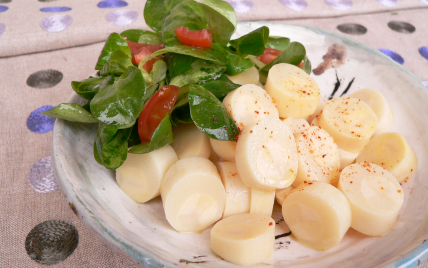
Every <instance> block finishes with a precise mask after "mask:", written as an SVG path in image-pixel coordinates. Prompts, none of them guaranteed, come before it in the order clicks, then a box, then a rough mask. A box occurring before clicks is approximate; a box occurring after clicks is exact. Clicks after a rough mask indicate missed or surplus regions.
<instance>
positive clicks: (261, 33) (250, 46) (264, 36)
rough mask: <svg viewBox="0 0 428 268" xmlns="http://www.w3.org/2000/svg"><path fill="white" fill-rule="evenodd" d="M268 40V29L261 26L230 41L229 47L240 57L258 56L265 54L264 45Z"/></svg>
mask: <svg viewBox="0 0 428 268" xmlns="http://www.w3.org/2000/svg"><path fill="white" fill-rule="evenodd" d="M268 38H269V28H268V27H266V26H262V27H260V28H257V29H255V30H254V31H252V32H250V33H248V34H246V35H243V36H241V37H239V38H238V39H235V40H231V41H230V45H231V46H232V47H233V48H234V49H235V50H236V52H237V53H238V54H240V55H247V54H248V55H254V56H260V55H262V54H263V53H264V52H265V44H266V42H267V40H268Z"/></svg>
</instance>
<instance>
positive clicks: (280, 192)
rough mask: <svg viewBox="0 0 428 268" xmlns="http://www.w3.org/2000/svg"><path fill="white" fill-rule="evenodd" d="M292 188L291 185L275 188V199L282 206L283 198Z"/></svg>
mask: <svg viewBox="0 0 428 268" xmlns="http://www.w3.org/2000/svg"><path fill="white" fill-rule="evenodd" d="M293 190H294V187H293V186H288V187H287V188H284V189H277V190H275V200H276V202H278V204H280V205H281V206H282V203H284V200H285V199H286V198H287V197H288V196H289V195H290V194H291V192H292V191H293Z"/></svg>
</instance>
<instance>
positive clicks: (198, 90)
mask: <svg viewBox="0 0 428 268" xmlns="http://www.w3.org/2000/svg"><path fill="white" fill-rule="evenodd" d="M188 94H189V104H190V115H191V116H192V119H193V122H195V125H196V127H198V128H199V129H200V130H201V131H202V132H204V133H205V134H206V135H208V136H209V137H210V138H213V139H217V140H224V141H234V140H235V137H236V136H237V135H238V133H239V129H238V127H237V126H236V124H235V122H233V119H232V117H231V116H230V115H229V113H228V112H227V111H226V109H225V108H224V107H223V104H222V103H221V102H220V101H219V100H218V99H217V98H216V97H215V96H214V95H213V94H212V93H211V92H209V91H208V90H206V89H205V88H204V87H203V86H200V85H190V89H189V93H188Z"/></svg>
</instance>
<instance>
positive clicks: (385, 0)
mask: <svg viewBox="0 0 428 268" xmlns="http://www.w3.org/2000/svg"><path fill="white" fill-rule="evenodd" d="M377 1H378V2H379V3H381V4H382V5H384V6H387V7H395V5H397V0H377Z"/></svg>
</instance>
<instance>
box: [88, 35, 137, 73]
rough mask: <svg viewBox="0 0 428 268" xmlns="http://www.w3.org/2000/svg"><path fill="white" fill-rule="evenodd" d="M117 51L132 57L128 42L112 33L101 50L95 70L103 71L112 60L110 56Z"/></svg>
mask: <svg viewBox="0 0 428 268" xmlns="http://www.w3.org/2000/svg"><path fill="white" fill-rule="evenodd" d="M116 50H121V51H122V52H124V53H125V54H127V55H129V56H131V49H130V48H129V46H128V43H127V42H126V40H125V39H124V38H123V37H122V36H120V34H118V33H112V34H110V35H109V37H108V38H107V41H106V43H105V44H104V47H103V49H102V50H101V53H100V56H99V57H98V61H97V64H96V65H95V70H101V68H103V66H104V65H105V64H106V63H107V61H108V59H109V58H110V54H111V53H113V52H114V51H116Z"/></svg>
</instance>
